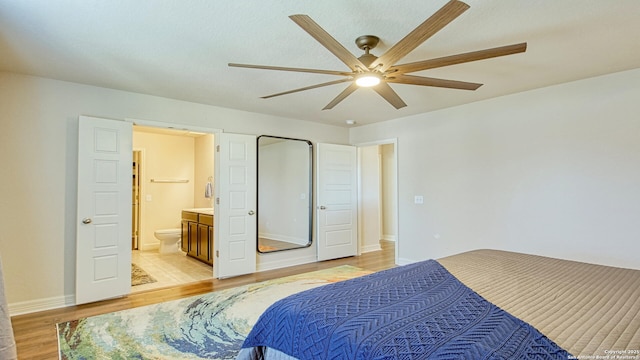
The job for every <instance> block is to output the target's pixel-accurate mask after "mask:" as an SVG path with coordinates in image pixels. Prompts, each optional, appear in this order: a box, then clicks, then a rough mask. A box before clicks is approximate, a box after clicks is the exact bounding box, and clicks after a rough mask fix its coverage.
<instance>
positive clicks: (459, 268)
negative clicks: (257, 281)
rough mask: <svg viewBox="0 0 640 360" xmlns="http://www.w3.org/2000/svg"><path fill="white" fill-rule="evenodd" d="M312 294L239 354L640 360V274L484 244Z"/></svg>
mask: <svg viewBox="0 0 640 360" xmlns="http://www.w3.org/2000/svg"><path fill="white" fill-rule="evenodd" d="M420 274H426V275H422V276H423V277H420V276H421V275H420ZM418 283H420V284H422V285H420V286H416V285H415V284H418ZM396 285H397V286H399V287H398V288H393V286H396ZM387 287H389V288H388V289H390V291H386V290H384V289H387ZM407 287H410V288H412V289H413V288H416V287H417V289H413V290H408V291H406V288H407ZM394 289H395V290H394ZM398 289H402V290H400V291H398ZM414 290H415V291H414ZM309 291H310V292H311V293H310V292H309ZM309 291H307V292H303V293H300V294H294V295H292V296H291V297H288V298H286V299H283V300H281V301H279V302H277V303H276V304H274V305H273V306H272V307H270V308H269V309H268V310H267V311H265V313H264V314H263V315H262V316H261V318H260V319H259V320H258V322H257V323H256V325H255V326H254V328H253V330H252V331H251V333H250V334H249V336H248V337H247V340H246V341H245V343H244V345H243V349H242V350H241V351H240V353H239V355H238V358H237V359H238V360H255V359H266V360H291V359H309V358H313V359H316V358H318V359H319V358H336V359H339V358H343V359H359V358H361V359H376V358H379V359H394V358H406V359H418V358H450V359H456V358H458V359H459V358H478V357H481V356H482V357H486V358H539V359H567V358H569V359H570V358H574V359H575V358H582V359H596V358H600V359H607V358H608V359H640V270H632V269H624V268H616V267H609V266H602V265H595V264H587V263H581V262H575V261H568V260H560V259H554V258H548V257H542V256H535V255H527V254H520V253H513V252H506V251H497V250H476V251H470V252H466V253H462V254H457V255H454V256H449V257H445V258H441V259H438V260H437V261H436V260H428V261H425V262H420V263H417V264H411V265H405V266H400V267H396V268H393V269H389V270H385V271H383V272H379V273H374V274H371V275H368V276H366V277H361V278H356V279H352V280H347V281H345V282H341V283H336V284H331V285H326V286H323V287H321V288H318V289H312V290H309ZM381 293H393V295H391V296H390V297H389V298H384V299H382V300H380V299H379V297H376V299H373V300H372V297H371V296H372V295H373V294H381ZM385 296H386V295H385ZM374 297H375V296H374ZM383 297H384V296H383ZM418 298H419V299H421V300H420V301H415V299H418ZM424 298H428V300H424ZM470 299H471V300H470ZM363 303H364V304H365V305H362V304H363ZM470 303H472V306H471V305H469V304H470ZM354 304H358V305H357V306H355V305H354ZM449 306H452V308H449ZM385 312H386V313H385ZM401 312H402V313H403V314H401V315H398V314H399V313H401ZM389 314H391V315H389ZM425 314H426V315H425ZM452 319H453V320H452ZM416 321H417V322H416ZM407 324H409V327H406V325H407ZM416 329H417V330H416ZM398 333H402V334H403V336H398V335H397V334H398ZM406 334H409V335H406ZM407 337H408V339H407Z"/></svg>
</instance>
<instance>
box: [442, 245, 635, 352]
mask: <svg viewBox="0 0 640 360" xmlns="http://www.w3.org/2000/svg"><path fill="white" fill-rule="evenodd" d="M438 261H439V262H440V263H441V264H442V265H443V266H444V267H445V268H447V270H449V272H451V273H452V274H453V275H455V276H456V277H457V278H458V279H460V281H462V282H463V283H464V284H465V285H467V286H468V287H470V288H471V289H473V290H475V291H476V292H477V293H479V294H480V295H481V296H483V297H484V298H485V299H487V300H489V301H490V302H492V303H493V304H495V305H497V306H499V307H501V308H502V309H504V310H506V311H508V312H509V313H511V314H512V315H514V316H516V317H518V318H520V319H522V320H524V321H526V322H528V323H529V324H531V325H533V326H534V327H535V328H537V329H538V330H539V331H541V332H542V333H543V334H545V335H546V336H547V337H549V338H550V339H552V340H553V341H555V342H556V343H557V344H558V345H560V346H561V347H562V348H564V349H566V350H567V351H569V353H571V354H572V355H574V356H578V357H582V358H585V359H586V358H596V357H597V356H607V355H610V356H614V357H613V358H616V357H615V356H620V357H619V358H625V357H626V358H630V359H634V358H635V359H640V270H632V269H623V268H616V267H609V266H602V265H594V264H587V263H581V262H575V261H568V260H560V259H554V258H547V257H542V256H535V255H526V254H520V253H512V252H506V251H497V250H475V251H470V252H466V253H462V254H457V255H453V256H449V257H445V258H442V259H438ZM627 356H628V357H627Z"/></svg>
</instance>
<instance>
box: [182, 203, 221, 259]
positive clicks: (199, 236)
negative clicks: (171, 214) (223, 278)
mask: <svg viewBox="0 0 640 360" xmlns="http://www.w3.org/2000/svg"><path fill="white" fill-rule="evenodd" d="M180 247H181V249H182V251H184V252H185V253H186V254H187V256H191V257H193V258H195V259H198V260H200V261H202V262H205V263H207V264H209V265H213V255H214V254H213V209H211V208H202V209H183V210H182V237H181V240H180Z"/></svg>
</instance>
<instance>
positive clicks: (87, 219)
mask: <svg viewBox="0 0 640 360" xmlns="http://www.w3.org/2000/svg"><path fill="white" fill-rule="evenodd" d="M82 223H83V224H91V219H89V218H84V219H82Z"/></svg>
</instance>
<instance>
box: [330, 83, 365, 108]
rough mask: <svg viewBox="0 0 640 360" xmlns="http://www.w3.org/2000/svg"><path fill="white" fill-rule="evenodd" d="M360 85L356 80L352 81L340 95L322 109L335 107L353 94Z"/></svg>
mask: <svg viewBox="0 0 640 360" xmlns="http://www.w3.org/2000/svg"><path fill="white" fill-rule="evenodd" d="M358 87H359V86H358V85H356V83H355V81H354V82H352V83H351V85H349V86H348V87H347V88H346V89H344V90H342V92H341V93H340V94H338V96H336V97H335V98H333V100H331V102H329V103H328V104H327V106H325V107H323V108H322V110H330V109H333V107H334V106H336V105H338V103H340V102H341V101H342V100H344V99H345V98H346V97H347V96H349V95H351V94H352V93H353V92H354V91H356V90H358Z"/></svg>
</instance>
